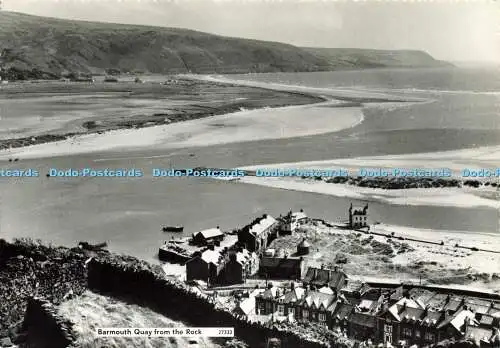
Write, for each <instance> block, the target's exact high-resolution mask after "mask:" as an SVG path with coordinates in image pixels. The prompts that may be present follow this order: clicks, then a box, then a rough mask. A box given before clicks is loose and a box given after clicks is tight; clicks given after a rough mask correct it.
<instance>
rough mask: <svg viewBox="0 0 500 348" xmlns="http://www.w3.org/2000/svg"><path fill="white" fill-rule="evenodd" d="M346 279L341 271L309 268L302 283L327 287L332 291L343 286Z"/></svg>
mask: <svg viewBox="0 0 500 348" xmlns="http://www.w3.org/2000/svg"><path fill="white" fill-rule="evenodd" d="M346 279H347V275H346V274H345V273H344V272H342V271H335V270H331V269H321V268H316V267H309V268H308V269H307V273H306V275H305V277H304V282H305V283H309V284H313V285H318V286H324V285H328V286H329V287H331V288H333V289H339V288H341V287H343V286H344V280H346Z"/></svg>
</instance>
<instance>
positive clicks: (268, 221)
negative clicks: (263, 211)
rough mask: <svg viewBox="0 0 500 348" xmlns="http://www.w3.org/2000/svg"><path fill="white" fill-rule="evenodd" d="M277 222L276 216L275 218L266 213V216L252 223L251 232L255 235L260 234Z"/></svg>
mask: <svg viewBox="0 0 500 348" xmlns="http://www.w3.org/2000/svg"><path fill="white" fill-rule="evenodd" d="M275 223H276V219H275V218H273V217H272V216H271V215H266V217H265V218H262V219H260V220H257V222H256V223H255V224H253V225H251V226H250V228H249V232H250V233H251V234H253V235H254V236H258V235H260V234H261V233H262V232H264V231H266V230H267V229H268V228H270V227H271V226H272V225H273V224H275Z"/></svg>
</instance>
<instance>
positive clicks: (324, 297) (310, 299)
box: [300, 291, 336, 310]
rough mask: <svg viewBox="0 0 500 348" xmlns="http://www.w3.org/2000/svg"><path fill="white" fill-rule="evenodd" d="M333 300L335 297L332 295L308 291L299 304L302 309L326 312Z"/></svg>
mask: <svg viewBox="0 0 500 348" xmlns="http://www.w3.org/2000/svg"><path fill="white" fill-rule="evenodd" d="M335 300H336V297H335V296H334V295H330V294H324V293H322V292H319V291H310V292H308V293H307V294H306V295H305V297H304V299H303V300H302V301H301V302H300V304H301V305H302V306H304V307H309V308H318V309H324V310H327V309H328V308H329V307H330V305H331V304H332V303H333V302H335Z"/></svg>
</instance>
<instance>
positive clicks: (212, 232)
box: [193, 228, 224, 239]
mask: <svg viewBox="0 0 500 348" xmlns="http://www.w3.org/2000/svg"><path fill="white" fill-rule="evenodd" d="M199 235H201V236H203V238H205V239H210V238H214V237H222V236H224V233H223V232H222V231H221V230H220V229H219V228H209V229H206V230H203V231H200V232H197V233H193V237H195V236H199Z"/></svg>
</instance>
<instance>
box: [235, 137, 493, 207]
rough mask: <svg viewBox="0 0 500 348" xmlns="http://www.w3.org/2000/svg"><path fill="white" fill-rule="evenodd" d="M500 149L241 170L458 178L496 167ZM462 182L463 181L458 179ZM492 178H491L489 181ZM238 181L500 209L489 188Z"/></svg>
mask: <svg viewBox="0 0 500 348" xmlns="http://www.w3.org/2000/svg"><path fill="white" fill-rule="evenodd" d="M499 160H500V147H499V146H491V147H480V148H476V149H464V150H456V151H444V152H435V153H422V154H409V155H396V156H374V157H359V158H347V159H336V160H327V161H311V162H298V163H279V164H273V165H265V166H247V167H244V168H242V169H248V170H255V169H258V168H307V169H339V168H342V169H345V170H347V171H349V172H357V170H359V168H387V169H388V168H395V167H396V168H449V169H451V171H452V175H454V176H456V177H458V176H459V175H460V174H459V171H460V170H461V169H463V168H475V169H481V168H488V169H490V168H491V169H493V168H496V167H497V166H498V163H499ZM462 179H464V178H462ZM489 179H490V180H491V179H495V178H489ZM240 182H243V183H249V184H256V185H264V186H269V187H275V188H281V189H288V190H296V191H304V192H314V193H321V194H326V195H332V196H337V197H349V198H353V199H361V200H369V201H380V202H387V203H391V204H402V205H439V206H443V205H444V206H453V207H490V208H495V209H500V201H499V199H498V190H497V189H496V188H493V187H489V188H484V187H483V188H479V189H472V188H429V189H427V188H425V189H424V188H416V189H401V190H384V189H377V188H368V187H359V186H353V185H345V184H331V183H326V182H323V181H314V180H307V181H306V180H303V179H301V178H298V177H286V178H285V177H278V178H276V177H252V176H248V177H243V178H241V179H240Z"/></svg>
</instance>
